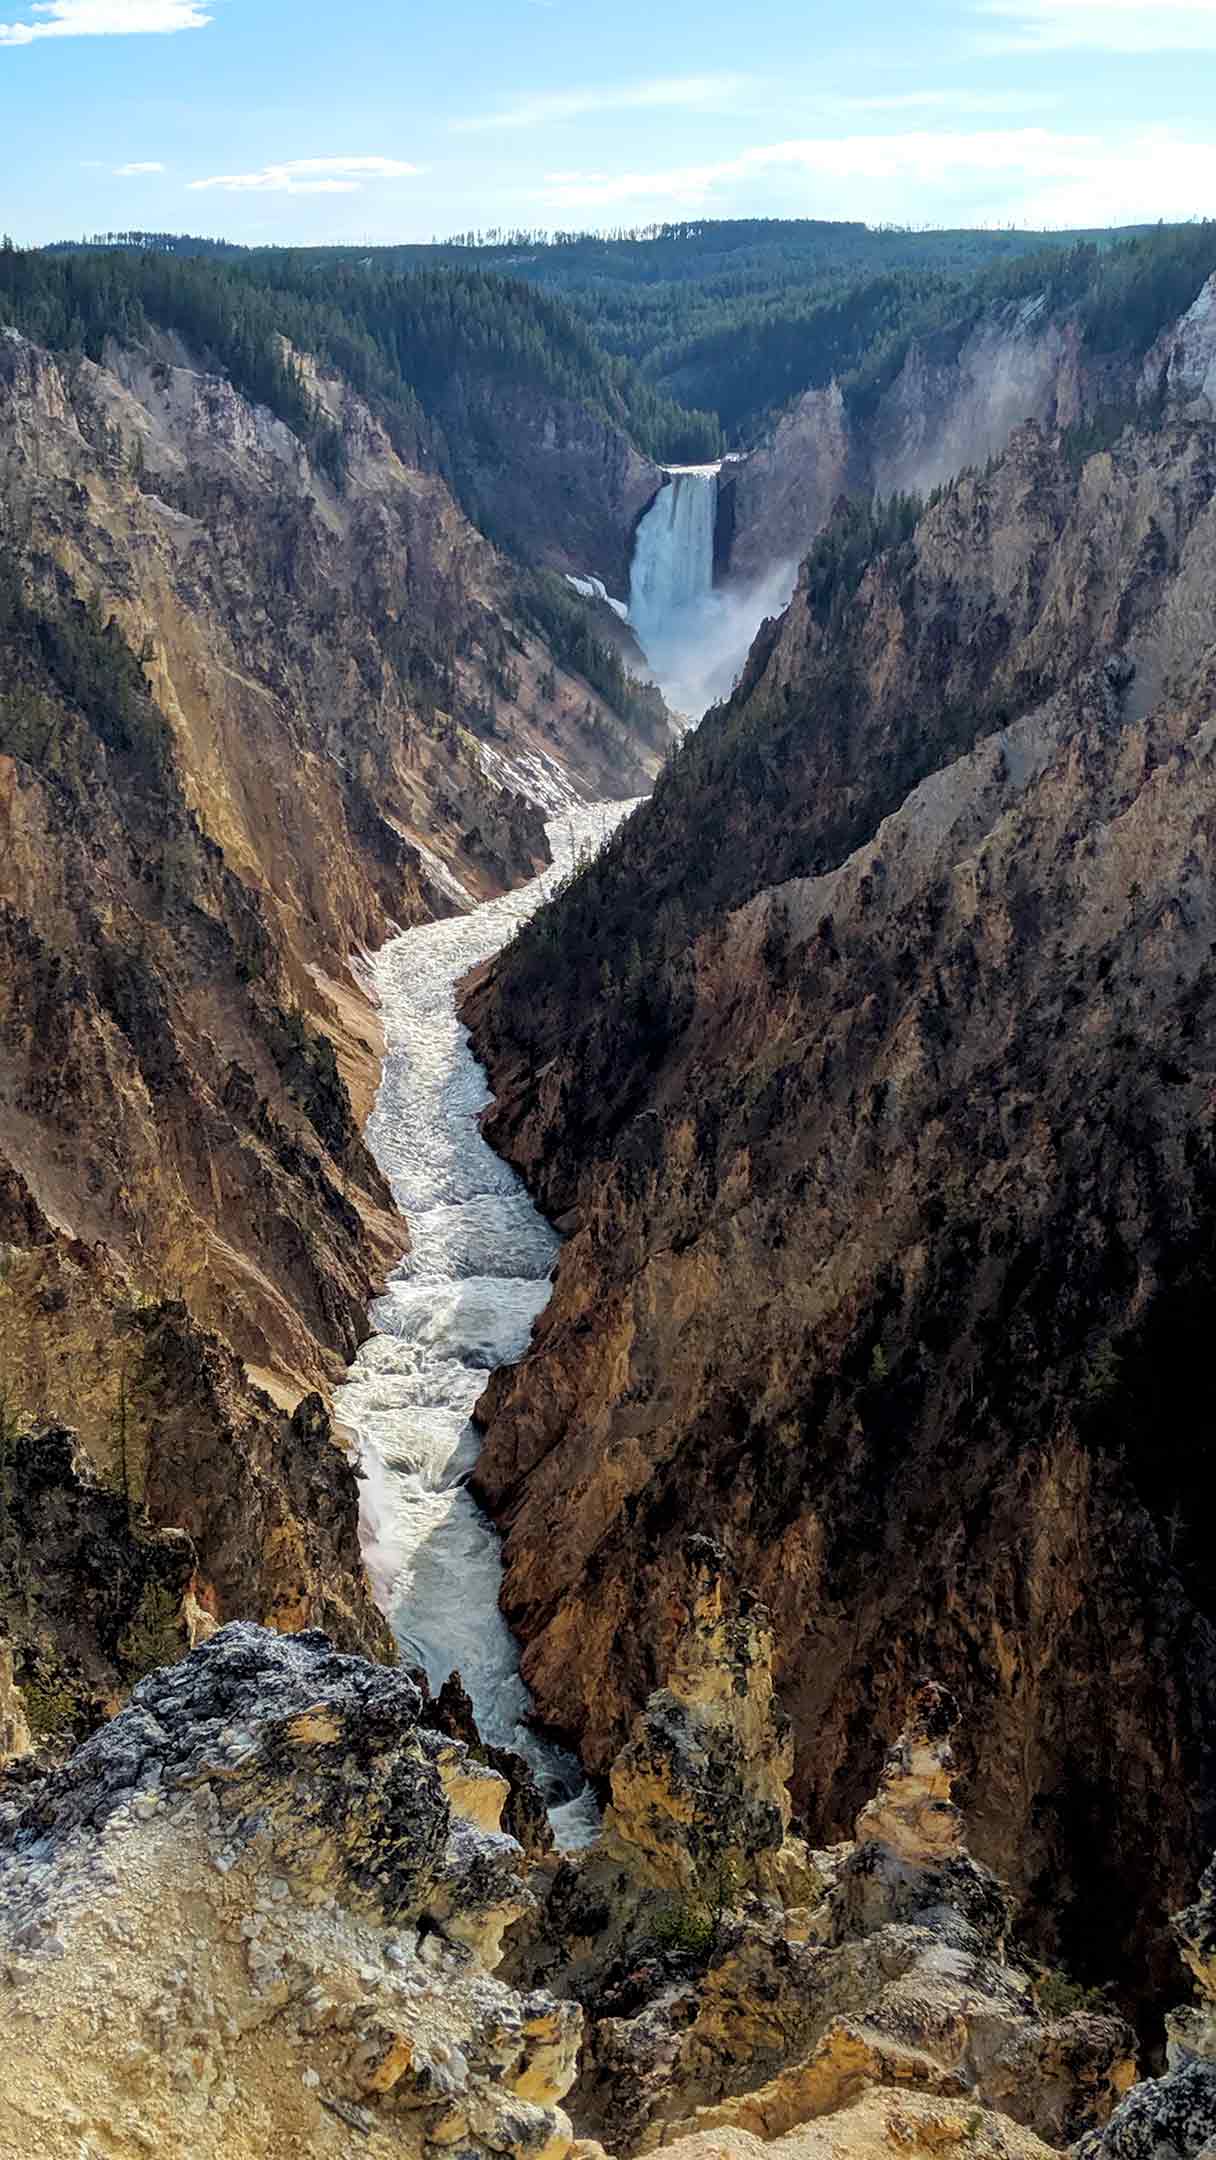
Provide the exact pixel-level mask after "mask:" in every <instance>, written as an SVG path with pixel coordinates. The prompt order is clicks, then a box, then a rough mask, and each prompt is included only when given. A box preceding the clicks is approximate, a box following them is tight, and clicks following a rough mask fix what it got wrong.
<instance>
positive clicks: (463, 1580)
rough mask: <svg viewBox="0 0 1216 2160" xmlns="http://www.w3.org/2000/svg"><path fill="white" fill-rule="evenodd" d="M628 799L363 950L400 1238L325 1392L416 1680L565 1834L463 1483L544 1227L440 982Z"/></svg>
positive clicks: (536, 1306) (570, 1838)
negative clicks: (502, 1754) (356, 1467)
mask: <svg viewBox="0 0 1216 2160" xmlns="http://www.w3.org/2000/svg"><path fill="white" fill-rule="evenodd" d="M631 807H632V805H631V804H627V803H626V804H620V803H606V804H596V805H592V806H591V807H587V806H585V805H580V806H578V807H576V808H571V809H569V810H566V811H563V812H562V813H561V814H560V815H559V816H557V817H555V818H554V819H553V821H552V823H551V824H550V826H549V828H548V830H549V839H550V844H551V847H552V850H553V857H554V860H553V867H552V868H551V869H550V870H548V871H546V872H545V874H544V875H543V876H542V877H539V878H536V879H534V880H533V882H532V883H531V884H530V885H525V886H523V887H521V888H520V890H519V891H517V892H513V893H509V894H507V896H506V897H505V898H504V899H501V900H491V901H488V902H487V903H486V904H485V905H484V906H482V907H475V908H473V909H472V910H471V912H470V913H468V914H466V915H458V916H454V917H452V918H450V919H449V920H447V921H445V922H437V923H428V924H425V925H423V926H422V927H421V928H419V929H417V930H407V931H405V932H404V933H403V934H402V935H401V936H400V937H396V938H394V939H392V940H391V942H390V943H389V944H387V945H385V946H384V947H383V948H382V949H381V951H380V952H379V953H378V954H377V955H376V957H375V959H374V960H373V961H372V962H371V970H372V974H373V976H374V982H375V988H376V990H377V992H378V994H379V997H380V1000H381V1004H382V1008H383V1011H382V1018H383V1021H384V1026H385V1032H386V1036H387V1054H386V1057H385V1064H384V1073H383V1078H382V1080H381V1083H380V1092H379V1094H378V1096H377V1098H376V1106H375V1109H374V1110H373V1112H372V1115H371V1118H370V1119H369V1121H368V1126H367V1138H368V1142H369V1144H370V1146H371V1149H372V1153H373V1154H374V1155H375V1157H376V1160H377V1162H378V1163H379V1165H380V1167H381V1169H382V1170H383V1171H384V1173H385V1175H386V1177H387V1178H388V1179H389V1181H390V1183H391V1185H392V1188H393V1193H394V1196H395V1198H396V1201H397V1205H398V1206H399V1208H400V1209H401V1210H402V1212H403V1214H404V1215H405V1217H406V1219H407V1221H408V1223H409V1230H410V1237H411V1240H412V1246H411V1250H410V1252H409V1254H408V1256H407V1258H406V1259H405V1260H404V1261H403V1262H402V1264H401V1266H400V1267H399V1268H398V1269H397V1271H396V1273H395V1274H394V1275H393V1277H392V1279H391V1281H390V1283H389V1285H388V1289H387V1291H386V1293H385V1295H384V1296H383V1297H382V1298H380V1299H379V1300H378V1302H377V1303H376V1305H375V1307H374V1308H373V1312H372V1320H373V1323H374V1326H375V1329H376V1333H375V1334H374V1335H373V1336H372V1337H371V1338H370V1340H369V1341H368V1342H367V1343H365V1344H364V1346H363V1348H362V1350H361V1351H360V1352H359V1355H358V1358H357V1359H356V1361H355V1363H354V1365H353V1366H352V1367H351V1370H350V1374H349V1376H348V1379H347V1381H346V1384H345V1386H344V1387H342V1388H341V1389H340V1390H339V1391H338V1398H337V1403H336V1409H337V1415H338V1417H339V1419H340V1421H341V1422H342V1424H343V1425H344V1426H345V1427H346V1428H347V1429H348V1430H350V1431H352V1432H354V1433H355V1434H356V1436H357V1438H358V1442H359V1456H360V1467H361V1470H362V1474H363V1480H364V1482H363V1485H362V1487H361V1506H360V1513H361V1523H360V1528H361V1536H362V1541H363V1552H364V1560H365V1562H366V1565H367V1569H368V1573H369V1575H370V1578H371V1582H372V1587H373V1589H374V1591H375V1594H376V1598H377V1601H378V1603H379V1605H380V1607H381V1610H382V1611H383V1612H384V1613H385V1614H386V1615H387V1617H388V1619H389V1621H390V1623H391V1625H392V1628H393V1632H394V1634H395V1636H396V1638H397V1641H398V1643H399V1644H400V1646H401V1650H402V1654H403V1656H404V1658H405V1660H406V1662H407V1663H410V1664H416V1665H421V1666H423V1667H424V1668H425V1670H426V1674H427V1677H428V1679H429V1681H430V1682H431V1685H432V1687H434V1688H438V1687H440V1686H441V1685H442V1683H443V1681H444V1680H445V1679H446V1678H447V1676H448V1674H449V1673H450V1672H452V1671H453V1670H454V1669H455V1668H457V1667H458V1668H459V1670H460V1673H461V1675H462V1677H463V1680H464V1684H465V1686H466V1688H467V1689H468V1691H469V1694H470V1696H471V1698H472V1702H473V1708H474V1711H475V1712H476V1716H477V1723H478V1726H479V1727H480V1730H481V1732H482V1735H483V1737H484V1738H485V1739H486V1740H487V1741H488V1742H490V1743H491V1744H492V1745H494V1746H496V1747H511V1748H515V1749H517V1750H518V1752H519V1753H520V1754H521V1755H524V1756H526V1757H527V1759H528V1761H529V1763H530V1764H531V1765H532V1768H533V1770H534V1771H535V1772H536V1774H537V1776H538V1778H539V1780H540V1783H541V1787H542V1790H543V1791H544V1793H545V1796H546V1798H547V1800H548V1801H549V1803H550V1811H551V1815H552V1819H553V1824H554V1828H555V1830H556V1832H557V1838H558V1843H559V1845H565V1846H574V1845H578V1844H583V1843H585V1842H586V1841H587V1840H588V1839H589V1838H590V1837H591V1836H593V1835H594V1831H595V1828H596V1824H597V1820H598V1814H597V1809H596V1804H595V1800H594V1796H593V1795H592V1793H591V1792H590V1789H589V1788H588V1787H587V1786H586V1785H585V1783H584V1780H583V1775H582V1771H581V1770H580V1768H579V1765H578V1763H577V1762H576V1761H575V1760H574V1759H573V1757H572V1756H569V1755H567V1754H565V1753H563V1751H562V1750H561V1749H559V1748H555V1747H552V1746H550V1745H549V1744H548V1743H547V1742H545V1741H543V1740H541V1739H539V1738H538V1737H537V1736H536V1735H535V1734H534V1733H533V1732H532V1731H531V1730H530V1728H529V1726H528V1724H527V1722H526V1720H527V1715H528V1711H529V1708H530V1699H529V1695H528V1690H527V1688H526V1687H525V1685H524V1682H523V1679H522V1677H521V1675H520V1670H519V1651H518V1647H517V1645H516V1642H515V1639H514V1637H513V1635H512V1634H511V1632H510V1630H509V1628H508V1627H507V1624H506V1622H505V1620H504V1619H503V1617H502V1614H501V1612H500V1611H499V1607H498V1593H499V1586H500V1583H501V1580H502V1563H501V1559H500V1556H499V1541H498V1533H497V1531H496V1530H495V1529H494V1526H493V1524H492V1523H490V1522H489V1521H487V1519H486V1517H485V1516H484V1515H483V1514H482V1513H481V1510H480V1509H479V1508H478V1507H477V1506H476V1505H475V1503H474V1501H473V1500H472V1498H471V1497H470V1495H469V1492H468V1490H467V1488H466V1480H467V1478H468V1475H469V1473H470V1471H471V1470H472V1468H473V1465H474V1463H475V1462H476V1459H477V1450H478V1437H477V1434H476V1432H475V1431H474V1429H473V1427H472V1425H471V1424H470V1422H469V1419H470V1414H471V1412H472V1410H473V1406H474V1404H475V1403H476V1401H477V1398H478V1396H479V1395H480V1394H481V1392H482V1389H483V1388H484V1387H485V1384H486V1381H487V1379H488V1378H489V1375H490V1373H491V1372H493V1371H494V1369H495V1367H496V1366H499V1365H506V1364H510V1363H513V1362H514V1361H515V1360H516V1359H518V1358H520V1357H522V1355H523V1353H524V1351H525V1350H526V1349H527V1347H528V1340H529V1336H530V1334H531V1330H532V1323H533V1321H534V1320H535V1319H536V1318H537V1316H538V1314H539V1313H540V1312H541V1311H542V1310H543V1308H544V1306H545V1305H546V1304H547V1303H548V1300H549V1296H550V1290H551V1284H550V1279H549V1278H550V1271H551V1269H552V1267H553V1264H554V1261H555V1260H556V1258H557V1251H558V1244H559V1240H558V1238H557V1236H556V1234H555V1233H554V1231H552V1230H551V1229H550V1227H549V1225H548V1223H547V1222H546V1221H545V1220H544V1218H543V1217H542V1216H541V1215H540V1214H538V1212H537V1210H536V1209H535V1208H534V1207H533V1205H532V1202H531V1200H530V1199H529V1198H528V1195H527V1193H526V1192H525V1190H524V1187H523V1185H522V1184H521V1182H520V1180H519V1179H518V1178H517V1177H516V1175H515V1172H514V1171H513V1170H511V1169H510V1168H509V1166H508V1165H507V1164H506V1163H505V1162H503V1161H501V1159H500V1158H499V1157H498V1156H497V1155H495V1154H494V1153H493V1151H492V1149H490V1148H489V1147H488V1146H487V1145H486V1143H485V1141H484V1140H483V1139H482V1137H481V1133H480V1130H479V1127H478V1122H477V1120H478V1113H479V1112H480V1111H481V1110H483V1109H484V1108H485V1106H486V1104H487V1103H488V1102H489V1101H490V1095H489V1092H488V1090H487V1087H486V1083H485V1076H484V1074H483V1072H482V1069H481V1067H480V1065H478V1063H477V1061H476V1059H475V1058H474V1056H473V1053H472V1051H471V1050H470V1048H469V1038H468V1032H467V1030H466V1029H465V1028H464V1027H463V1026H462V1025H461V1023H460V1021H459V1020H458V1019H457V1017H456V984H457V983H458V982H459V980H460V979H461V977H462V976H464V975H465V974H467V972H468V970H469V969H470V968H471V967H475V966H476V965H477V964H478V963H479V962H481V961H483V960H488V959H490V958H491V956H492V955H493V954H494V953H496V952H497V951H498V950H499V948H500V947H501V946H502V945H504V944H505V943H506V942H507V939H508V938H509V937H510V936H511V935H512V933H513V932H514V931H515V930H516V929H517V927H518V926H519V924H520V923H521V922H523V921H525V920H526V919H527V917H528V916H529V915H531V914H532V913H533V912H534V910H535V909H536V908H537V907H538V906H539V905H540V903H541V901H542V900H543V899H544V898H545V896H546V893H547V891H549V890H551V889H552V886H553V884H554V882H555V881H556V880H558V879H559V878H561V877H562V876H563V875H564V873H565V871H566V870H568V869H569V868H570V866H571V865H572V864H573V863H574V862H575V860H576V859H577V858H578V857H579V856H580V855H582V854H584V853H585V852H586V851H587V850H588V849H589V848H594V847H597V846H599V845H601V844H602V842H603V841H604V839H606V838H607V835H608V833H609V832H610V831H611V830H612V828H613V826H614V825H615V824H617V823H618V822H619V820H620V818H621V817H623V816H624V815H625V813H626V811H627V810H629V809H630V808H631Z"/></svg>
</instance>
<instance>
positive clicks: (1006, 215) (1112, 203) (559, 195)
mask: <svg viewBox="0 0 1216 2160" xmlns="http://www.w3.org/2000/svg"><path fill="white" fill-rule="evenodd" d="M1212 166H1213V154H1212V146H1211V144H1210V143H1208V142H1188V141H1185V140H1182V139H1180V138H1178V137H1176V136H1173V135H1171V134H1170V133H1169V132H1168V130H1164V129H1161V130H1155V131H1141V132H1140V133H1138V134H1136V135H1133V136H1130V137H1124V138H1122V139H1114V138H1112V137H1109V136H1105V135H1104V136H1097V135H1064V134H1054V133H1052V132H1051V131H1050V130H1049V129H1046V128H993V129H988V130H981V131H967V132H964V131H959V132H954V133H952V132H950V131H948V130H945V129H933V130H930V129H914V130H909V131H908V132H907V133H902V134H881V135H879V134H875V135H857V134H854V135H841V136H822V137H814V138H810V139H806V140H798V141H791V142H780V143H769V144H765V145H761V146H758V147H757V148H755V149H751V150H745V151H743V152H742V153H741V154H740V155H739V156H737V157H733V158H726V159H722V160H720V161H717V162H715V163H707V164H702V165H683V166H676V167H669V168H667V169H666V170H662V169H659V170H653V171H649V172H627V173H607V172H554V173H550V174H549V175H548V176H547V178H546V182H545V187H544V195H543V200H544V202H545V205H546V208H547V209H548V210H549V211H551V212H557V213H566V212H569V211H581V212H586V213H595V212H612V211H628V212H630V213H632V215H634V216H635V217H641V216H643V215H645V216H654V217H676V216H686V215H695V214H698V213H701V212H704V211H706V210H710V211H712V210H714V208H715V204H716V205H717V207H718V208H719V209H720V208H721V207H722V204H721V198H722V197H723V196H724V195H726V196H729V193H730V191H731V189H732V188H736V187H739V186H740V185H742V186H744V187H746V188H748V189H750V190H753V191H754V190H755V188H756V187H757V185H758V184H759V183H760V182H761V181H762V180H763V178H764V177H765V176H766V175H780V174H786V175H788V174H789V173H790V172H799V173H803V174H805V175H806V177H807V179H808V180H810V181H813V182H814V183H816V185H815V187H814V190H813V199H809V200H808V201H807V202H806V204H805V205H804V206H803V208H804V212H805V214H806V215H816V214H818V215H832V214H839V213H840V212H841V211H842V207H843V206H844V205H845V204H848V203H849V202H850V200H851V203H852V207H851V208H849V210H848V214H849V215H852V216H868V217H872V218H873V217H904V216H906V215H907V214H908V205H909V203H910V202H911V203H915V206H916V207H915V214H916V216H917V217H918V218H920V219H922V220H923V219H927V218H933V217H935V216H937V215H939V214H940V213H941V210H942V207H943V199H944V207H945V209H947V210H948V212H949V215H950V217H951V219H952V220H957V221H958V222H959V223H967V224H970V223H983V222H987V221H999V222H1004V221H1007V220H1009V219H1013V220H1016V222H1017V223H1019V224H1022V225H1033V226H1050V225H1107V224H1134V223H1140V222H1146V221H1149V220H1152V219H1155V218H1158V217H1163V218H1167V219H1174V218H1177V219H1184V218H1188V217H1193V216H1195V215H1197V214H1199V213H1202V212H1203V211H1205V210H1206V209H1207V208H1208V206H1209V204H1210V201H1211V192H1212ZM785 214H786V215H790V214H792V206H788V205H787V207H786V210H785Z"/></svg>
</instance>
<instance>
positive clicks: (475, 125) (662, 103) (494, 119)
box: [452, 75, 755, 135]
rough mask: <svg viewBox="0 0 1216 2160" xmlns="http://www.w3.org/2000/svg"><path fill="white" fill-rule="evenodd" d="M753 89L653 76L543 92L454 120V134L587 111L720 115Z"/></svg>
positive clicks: (733, 80)
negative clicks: (602, 85) (713, 113)
mask: <svg viewBox="0 0 1216 2160" xmlns="http://www.w3.org/2000/svg"><path fill="white" fill-rule="evenodd" d="M754 87H755V85H754V82H753V79H752V77H750V76H748V75H673V76H657V77H655V78H654V79H653V80H652V81H650V82H636V83H621V84H619V85H618V86H617V87H616V88H615V89H613V88H609V87H607V86H605V87H603V88H600V87H598V86H594V85H592V86H588V87H587V88H585V89H578V90H554V91H548V92H546V93H545V94H544V95H543V96H540V97H527V98H521V99H519V100H518V102H517V103H516V104H514V105H507V106H504V107H503V108H502V109H501V111H498V112H491V113H479V114H476V115H474V116H473V117H472V118H471V119H468V120H453V122H452V129H453V132H454V133H455V134H457V135H480V134H485V133H488V132H489V131H490V130H491V129H498V128H535V127H546V126H548V125H550V124H551V123H553V122H555V121H562V120H581V119H584V118H585V117H587V116H588V115H589V114H592V113H612V112H644V111H647V110H650V111H656V112H662V111H666V112H673V111H683V112H725V111H728V110H729V109H730V107H731V106H732V105H735V104H736V103H737V102H738V100H739V98H740V97H741V96H743V95H744V94H745V93H746V92H747V91H748V90H751V89H753V88H754Z"/></svg>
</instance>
